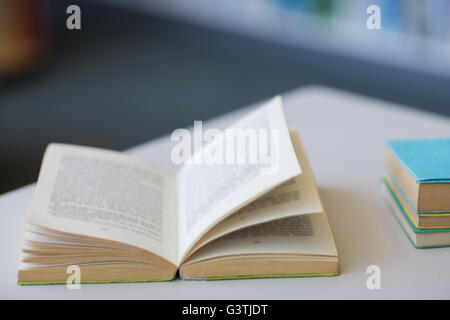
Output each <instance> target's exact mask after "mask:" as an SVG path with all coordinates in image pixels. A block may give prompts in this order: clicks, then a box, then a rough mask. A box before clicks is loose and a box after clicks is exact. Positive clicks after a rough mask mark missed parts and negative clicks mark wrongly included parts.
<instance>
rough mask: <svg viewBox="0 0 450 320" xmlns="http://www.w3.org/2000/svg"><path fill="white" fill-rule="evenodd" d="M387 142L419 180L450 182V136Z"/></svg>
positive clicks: (423, 181)
mask: <svg viewBox="0 0 450 320" xmlns="http://www.w3.org/2000/svg"><path fill="white" fill-rule="evenodd" d="M386 144H387V147H388V148H389V149H390V150H391V152H392V153H393V154H394V155H395V156H396V157H397V159H398V160H399V161H400V163H402V165H403V166H404V167H405V168H406V169H407V170H408V172H409V173H410V174H411V175H412V176H413V177H414V178H415V179H416V181H417V182H419V183H432V182H434V183H439V182H443V183H448V182H450V138H435V139H417V140H393V141H388V142H387V143H386Z"/></svg>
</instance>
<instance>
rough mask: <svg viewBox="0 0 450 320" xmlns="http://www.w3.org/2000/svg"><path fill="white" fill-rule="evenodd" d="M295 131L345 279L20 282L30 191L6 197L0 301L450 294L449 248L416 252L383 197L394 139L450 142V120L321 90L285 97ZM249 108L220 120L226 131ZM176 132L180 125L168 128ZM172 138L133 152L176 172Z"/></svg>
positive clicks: (2, 202) (1, 203)
mask: <svg viewBox="0 0 450 320" xmlns="http://www.w3.org/2000/svg"><path fill="white" fill-rule="evenodd" d="M284 103H285V111H286V116H287V120H288V123H289V125H291V126H293V127H296V128H297V129H298V130H299V132H300V136H301V139H302V142H303V144H304V146H305V148H306V152H307V154H308V156H309V159H310V162H311V165H312V169H313V172H314V174H315V177H316V179H317V183H318V186H319V189H320V193H321V195H322V198H323V200H324V205H325V208H326V210H327V212H328V216H329V219H330V223H331V227H332V230H333V233H334V236H335V240H336V245H337V248H338V251H339V258H340V268H341V275H340V276H338V277H333V278H286V279H252V280H225V281H182V280H175V281H171V282H163V283H136V284H101V285H94V284H92V285H82V288H81V290H68V289H67V288H66V287H65V286H64V285H53V286H18V285H16V274H17V266H18V262H19V254H20V249H21V245H22V235H23V229H24V225H25V220H26V216H27V210H28V207H29V205H30V200H31V197H32V194H33V191H34V185H29V186H26V187H23V188H20V189H18V190H15V191H12V192H9V193H6V194H4V195H2V196H0V261H1V262H0V298H27V299H33V298H41V299H46V298H57V299H81V298H84V299H94V298H106V299H107V298H114V299H118V298H124V299H140V298H144V299H183V298H186V299H202V298H204V299H227V298H233V299H278V298H284V299H309V298H344V299H345V298H357V299H359V298H374V299H379V298H447V299H448V298H450V248H441V249H425V250H419V249H415V248H413V246H412V245H411V243H409V241H408V240H407V238H406V236H405V235H404V234H403V232H402V231H401V229H400V228H399V226H398V225H397V224H396V222H395V220H394V218H393V217H392V216H391V214H390V213H389V212H388V210H387V209H386V208H385V206H384V203H383V202H382V200H381V199H380V196H379V183H380V179H381V177H382V175H383V160H382V159H383V157H382V155H383V147H384V141H385V140H386V139H394V138H414V137H435V136H450V119H449V118H445V117H439V116H436V115H433V114H430V113H425V112H421V111H416V110H413V109H408V108H404V107H402V106H396V105H392V104H390V103H386V102H382V101H377V100H372V99H368V98H365V97H361V96H356V95H353V94H349V93H344V92H339V91H335V90H332V89H328V88H322V87H308V88H303V89H300V90H295V91H292V92H290V93H287V94H285V95H284ZM247 111H248V110H246V109H241V110H239V111H237V112H234V113H232V114H229V115H226V116H224V117H220V118H218V119H216V120H213V121H212V122H209V125H214V126H216V127H219V128H220V127H223V126H224V125H225V124H227V123H229V122H230V121H231V120H233V119H236V118H238V117H239V115H242V114H244V113H245V112H247ZM167 129H168V132H170V131H171V130H173V129H175V128H167ZM172 146H173V143H172V142H170V140H169V138H168V136H167V137H163V138H160V139H157V140H154V141H152V142H149V143H146V144H144V145H141V146H138V147H135V148H132V149H130V150H129V152H130V153H134V154H136V155H138V156H142V157H143V158H146V159H149V160H151V161H154V162H156V163H159V164H160V165H163V166H165V167H168V168H170V169H175V168H174V166H173V165H171V162H170V158H169V154H170V149H171V147H172ZM372 264H376V265H378V266H379V267H380V268H381V289H380V290H369V289H367V287H366V280H367V277H368V274H366V269H367V267H368V266H369V265H372Z"/></svg>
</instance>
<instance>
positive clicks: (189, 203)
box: [178, 97, 301, 262]
mask: <svg viewBox="0 0 450 320" xmlns="http://www.w3.org/2000/svg"><path fill="white" fill-rule="evenodd" d="M248 129H250V130H249V131H247V133H249V134H248V136H249V137H250V136H251V133H253V134H254V135H255V134H256V132H258V133H259V132H263V133H265V134H262V135H258V136H257V137H256V138H255V137H253V138H254V140H253V141H252V142H251V140H250V139H251V138H249V139H248V140H246V141H249V142H248V144H247V147H248V149H247V151H248V152H247V154H245V152H243V153H241V154H243V155H244V157H245V155H246V156H247V157H251V156H254V155H255V154H256V155H258V156H260V157H258V158H257V161H256V162H255V163H251V161H249V159H248V158H247V160H248V161H245V158H244V159H243V161H242V162H243V163H239V162H238V160H237V159H238V157H239V155H240V153H239V150H238V145H237V144H236V143H233V142H235V141H236V140H235V139H234V137H235V136H233V135H237V132H238V131H239V132H240V133H241V134H244V135H245V134H246V130H248ZM259 130H262V131H259ZM255 131H256V132H255ZM228 132H230V134H229V135H228V134H227V133H228ZM264 137H265V139H266V140H264V141H261V140H257V139H264ZM259 142H261V144H259ZM269 145H270V148H269V147H268V146H269ZM229 146H231V147H229ZM252 146H253V147H255V146H257V147H258V149H251V148H252ZM217 150H219V152H220V150H223V154H224V156H225V157H230V154H231V155H232V156H233V159H234V161H228V162H227V163H224V164H215V163H214V164H201V165H199V164H196V163H199V162H202V161H200V160H201V159H204V157H205V155H211V154H214V152H218V151H217ZM269 153H270V155H271V157H270V158H271V161H267V162H266V163H264V162H263V161H261V160H262V159H263V157H262V156H261V154H263V155H267V154H269ZM267 158H269V157H267ZM233 159H232V160H233ZM300 173H301V168H300V165H299V162H298V160H297V157H296V154H295V151H294V148H293V146H292V142H291V139H290V136H289V130H288V128H287V125H286V120H285V117H284V113H283V107H282V101H281V98H280V97H276V98H274V99H272V100H270V101H269V102H268V103H266V104H264V105H263V106H261V107H259V108H257V109H256V110H255V111H253V112H251V113H250V114H248V115H247V116H245V117H244V118H242V119H241V120H240V121H238V122H236V123H234V124H233V125H231V126H230V127H229V128H228V129H226V130H225V134H223V135H221V136H218V137H216V138H215V139H214V140H213V141H212V142H211V143H209V144H208V145H206V146H205V147H204V148H202V149H200V150H198V151H197V152H196V153H194V155H193V157H192V159H191V160H190V163H189V164H185V165H184V166H183V167H182V168H181V170H180V172H179V174H178V191H179V201H178V240H179V245H178V250H179V253H178V255H179V259H180V260H179V262H181V261H182V260H183V258H185V256H186V254H187V253H188V252H189V250H190V249H191V248H192V247H193V246H194V245H195V243H196V242H197V241H198V240H199V239H200V238H201V237H202V236H203V235H204V234H206V233H207V232H208V231H209V230H210V229H211V228H212V227H213V226H214V225H216V224H217V223H218V222H219V221H221V220H223V219H225V218H226V217H227V216H229V215H230V214H232V213H233V212H236V211H237V210H238V209H240V208H242V207H244V206H245V205H246V204H248V203H250V202H251V201H253V200H255V199H256V198H258V197H260V196H261V195H263V194H264V193H267V192H268V191H269V190H271V189H273V188H275V187H277V186H278V185H280V184H281V183H283V182H286V181H287V180H289V179H291V178H293V177H295V176H298V175H299V174H300Z"/></svg>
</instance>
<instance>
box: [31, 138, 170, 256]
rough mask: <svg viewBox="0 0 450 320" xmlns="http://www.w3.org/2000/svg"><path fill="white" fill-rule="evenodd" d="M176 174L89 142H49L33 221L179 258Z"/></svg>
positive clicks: (34, 200)
mask: <svg viewBox="0 0 450 320" xmlns="http://www.w3.org/2000/svg"><path fill="white" fill-rule="evenodd" d="M176 188H177V183H176V177H175V175H173V174H171V173H169V172H166V171H165V170H164V169H161V168H158V167H156V166H153V165H151V164H149V163H148V162H146V161H144V160H140V159H136V158H132V157H129V156H126V155H123V154H121V153H119V152H115V151H107V150H101V149H95V148H89V147H79V146H71V145H63V144H50V145H49V146H48V148H47V150H46V152H45V156H44V161H43V164H42V168H41V172H40V174H39V179H38V185H37V189H36V192H35V194H34V198H33V202H32V206H31V212H30V216H29V222H30V223H31V224H35V225H39V226H41V227H44V228H49V229H52V230H57V231H60V232H67V233H72V234H78V235H82V236H88V237H94V238H101V239H107V240H112V241H118V242H122V243H125V244H129V245H132V246H136V247H139V248H142V249H144V250H148V251H151V252H152V253H154V254H156V255H158V256H161V257H163V258H165V259H166V260H168V261H170V262H172V263H174V264H176V263H177V254H178V252H177V246H178V240H177V214H176V210H177V206H176V201H174V199H176V198H177V195H176Z"/></svg>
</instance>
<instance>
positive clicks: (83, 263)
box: [18, 97, 338, 284]
mask: <svg viewBox="0 0 450 320" xmlns="http://www.w3.org/2000/svg"><path fill="white" fill-rule="evenodd" d="M230 128H232V129H242V130H244V131H245V130H247V129H255V128H258V129H261V128H263V129H267V130H268V131H270V130H272V129H274V130H276V132H277V135H276V136H277V139H273V140H274V141H272V142H273V143H271V146H270V150H265V151H267V152H271V154H272V156H273V155H275V156H276V158H277V161H269V162H264V163H261V162H256V163H250V162H249V161H241V162H239V161H236V163H234V164H233V163H232V162H227V163H226V164H206V163H201V161H195V159H198V157H200V156H202V155H204V154H206V153H208V152H211V150H216V151H217V150H219V148H218V146H222V145H223V144H224V143H223V142H224V141H223V139H227V138H224V137H226V135H223V136H220V137H216V138H215V139H212V141H211V142H210V143H209V144H207V145H206V146H205V147H203V148H201V149H199V150H197V151H196V152H194V153H193V155H192V158H190V161H186V163H185V164H184V165H182V167H181V168H180V170H179V171H178V172H177V173H176V174H175V173H172V172H169V171H166V170H165V169H162V168H159V167H157V166H155V165H153V164H151V163H148V162H147V161H144V160H142V159H138V158H134V157H131V156H128V155H125V154H122V153H120V152H116V151H108V150H102V149H96V148H90V147H81V146H73V145H65V144H50V145H49V146H48V148H47V150H46V152H45V155H44V160H43V164H42V167H41V171H40V174H39V179H38V183H37V188H36V191H35V194H34V198H33V201H32V204H31V208H30V213H29V218H28V223H27V227H26V230H25V240H24V245H23V252H22V257H21V263H20V266H19V274H18V283H19V284H45V283H66V279H67V278H68V276H69V275H70V274H68V267H69V266H72V265H76V266H78V267H79V270H80V271H81V272H80V276H81V279H80V280H81V282H82V283H89V282H134V281H161V280H171V279H173V278H174V277H175V276H176V274H177V271H179V273H180V277H181V278H183V279H205V278H206V279H218V278H220V279H223V278H241V277H243V278H248V277H265V276H267V277H277V276H312V275H322V276H324V275H328V276H331V275H336V274H338V258H337V251H336V248H335V244H334V240H333V236H332V233H331V230H330V226H329V224H328V219H327V216H326V214H325V212H324V210H323V207H322V204H321V201H320V197H319V194H318V190H317V188H316V185H315V182H314V178H313V175H312V173H311V169H310V166H309V164H308V160H307V158H306V156H305V153H304V151H303V148H302V145H301V143H300V140H299V138H298V135H297V133H296V132H294V131H291V132H289V130H288V129H287V126H286V122H285V118H284V114H283V108H282V103H281V99H280V98H279V97H277V98H275V99H273V100H271V101H269V102H268V103H266V104H265V105H263V106H261V107H259V108H257V109H256V110H254V111H253V112H251V113H250V114H249V115H247V116H246V117H244V118H242V119H241V120H240V121H238V122H237V123H235V124H233V125H232V126H231V127H230ZM230 132H231V131H230ZM241 132H242V131H241ZM247 140H249V139H247ZM266 140H267V139H266ZM262 149H264V148H262ZM210 154H211V153H210ZM243 159H244V160H245V156H244V157H243ZM241 160H242V159H241Z"/></svg>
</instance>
